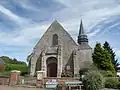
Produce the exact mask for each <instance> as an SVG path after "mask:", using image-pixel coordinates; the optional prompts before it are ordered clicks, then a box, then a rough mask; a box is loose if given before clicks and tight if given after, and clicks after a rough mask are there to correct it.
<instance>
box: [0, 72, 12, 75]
mask: <svg viewBox="0 0 120 90" xmlns="http://www.w3.org/2000/svg"><path fill="white" fill-rule="evenodd" d="M9 74H10V72H9V71H5V72H0V76H9Z"/></svg>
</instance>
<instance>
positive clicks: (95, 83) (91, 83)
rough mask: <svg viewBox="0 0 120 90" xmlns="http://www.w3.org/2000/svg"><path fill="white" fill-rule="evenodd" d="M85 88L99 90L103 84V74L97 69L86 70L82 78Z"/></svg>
mask: <svg viewBox="0 0 120 90" xmlns="http://www.w3.org/2000/svg"><path fill="white" fill-rule="evenodd" d="M83 84H84V88H85V90H100V89H101V88H103V86H104V80H103V76H102V74H101V73H100V72H99V71H91V70H90V71H88V72H86V73H85V76H84V78H83Z"/></svg>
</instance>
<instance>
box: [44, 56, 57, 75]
mask: <svg viewBox="0 0 120 90" xmlns="http://www.w3.org/2000/svg"><path fill="white" fill-rule="evenodd" d="M46 64H47V77H57V58H55V57H49V58H48V59H47V62H46Z"/></svg>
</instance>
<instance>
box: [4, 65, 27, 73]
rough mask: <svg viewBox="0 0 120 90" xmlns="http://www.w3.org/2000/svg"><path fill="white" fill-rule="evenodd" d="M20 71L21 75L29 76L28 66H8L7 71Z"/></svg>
mask: <svg viewBox="0 0 120 90" xmlns="http://www.w3.org/2000/svg"><path fill="white" fill-rule="evenodd" d="M12 70H19V71H21V75H25V74H27V65H24V64H23V65H21V64H6V66H5V71H12Z"/></svg>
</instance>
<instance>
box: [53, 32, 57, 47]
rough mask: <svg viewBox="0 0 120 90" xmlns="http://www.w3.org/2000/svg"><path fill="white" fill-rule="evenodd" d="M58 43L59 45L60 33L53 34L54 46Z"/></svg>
mask: <svg viewBox="0 0 120 90" xmlns="http://www.w3.org/2000/svg"><path fill="white" fill-rule="evenodd" d="M56 45H58V35H57V34H54V35H53V46H56Z"/></svg>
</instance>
